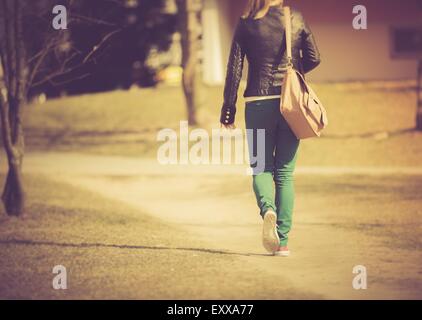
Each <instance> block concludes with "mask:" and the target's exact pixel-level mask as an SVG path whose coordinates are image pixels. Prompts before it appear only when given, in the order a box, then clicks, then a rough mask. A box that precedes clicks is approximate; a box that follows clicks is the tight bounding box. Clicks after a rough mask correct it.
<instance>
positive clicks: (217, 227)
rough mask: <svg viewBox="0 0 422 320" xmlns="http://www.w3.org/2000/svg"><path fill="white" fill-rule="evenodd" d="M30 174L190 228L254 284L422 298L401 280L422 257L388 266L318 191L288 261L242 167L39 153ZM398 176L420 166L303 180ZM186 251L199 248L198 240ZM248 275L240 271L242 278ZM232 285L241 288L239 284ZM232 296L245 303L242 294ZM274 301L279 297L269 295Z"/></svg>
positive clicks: (303, 212) (299, 219)
mask: <svg viewBox="0 0 422 320" xmlns="http://www.w3.org/2000/svg"><path fill="white" fill-rule="evenodd" d="M3 170H4V168H3ZM24 171H25V172H30V173H43V174H46V175H48V176H49V178H52V179H56V180H59V181H65V182H67V183H69V184H71V185H74V186H77V187H79V188H82V189H87V190H90V191H95V192H97V193H98V194H101V195H103V196H105V197H108V198H111V199H117V200H120V201H124V202H125V203H127V204H129V205H131V206H134V207H137V208H140V209H142V210H143V211H145V212H148V214H150V215H153V216H155V217H158V218H160V219H163V220H165V221H167V222H170V223H171V224H173V225H175V226H177V227H178V228H181V229H183V230H186V232H188V233H189V234H191V235H193V236H194V237H196V238H197V239H198V241H199V240H200V241H201V243H203V241H204V242H205V243H207V248H205V249H210V250H220V251H223V252H229V253H235V254H236V255H235V256H236V259H239V260H240V261H243V262H244V264H243V265H244V268H245V269H248V268H252V267H253V268H257V269H258V270H260V271H259V272H260V274H259V276H257V277H256V279H254V278H252V279H249V280H248V281H252V282H256V283H255V285H256V286H260V285H261V283H262V277H266V278H272V279H274V285H277V286H286V287H291V288H294V289H296V290H298V291H299V292H306V293H309V296H307V295H304V296H303V297H304V298H307V297H315V296H318V297H323V298H335V299H343V298H344V299H369V298H415V297H416V298H422V295H421V292H422V291H421V288H422V281H421V279H422V275H421V273H420V272H419V273H417V271H416V273H415V275H414V277H415V279H414V281H416V282H415V283H416V285H415V286H414V288H412V289H411V290H408V291H407V292H406V291H403V288H401V287H400V281H399V280H400V275H402V274H403V272H404V270H403V268H413V269H415V266H414V264H415V261H422V257H421V254H420V253H419V252H403V253H402V257H403V259H401V260H402V261H400V262H398V263H396V264H391V265H383V262H381V261H384V260H382V259H383V258H385V256H386V255H388V254H389V252H390V249H389V248H386V247H385V245H384V244H383V242H382V241H381V240H382V239H380V238H372V237H370V236H366V235H362V233H361V232H359V231H358V230H355V229H353V228H351V229H347V228H345V227H342V222H341V221H340V223H339V222H338V221H337V220H335V219H334V218H332V216H329V215H328V214H324V208H322V209H321V212H319V211H317V210H315V207H314V205H315V203H318V202H320V203H324V199H321V195H320V194H319V195H313V194H312V192H308V194H306V193H300V194H298V196H297V202H296V203H297V204H296V211H295V225H294V230H293V231H292V239H291V243H290V247H291V250H292V256H291V257H290V258H287V259H286V258H276V257H270V256H268V255H266V254H265V252H264V251H263V249H262V247H261V243H260V233H261V229H260V228H261V221H260V218H259V216H258V215H257V210H256V204H255V201H254V198H253V195H252V193H251V192H252V191H251V190H250V177H247V176H246V175H245V168H244V167H243V166H237V167H228V166H161V165H159V164H157V162H156V161H154V160H153V159H151V160H148V159H136V158H121V157H106V156H94V155H81V154H72V153H45V154H44V153H43V154H41V153H34V154H28V155H27V157H26V159H25V167H24ZM399 172H400V173H402V174H405V175H409V177H411V178H412V177H413V176H416V177H419V175H422V168H359V167H356V168H331V167H330V168H299V169H298V171H297V175H298V176H302V175H303V176H304V177H307V175H321V176H339V177H341V179H343V175H345V174H348V175H353V174H365V175H369V174H370V175H375V176H390V175H392V174H396V173H399ZM236 186H238V188H237V187H236ZM315 188H318V186H317V185H315ZM328 196H329V195H327V197H328ZM375 205H376V204H375ZM345 224H347V223H346V222H345ZM169 236H170V237H171V235H169ZM186 246H187V247H192V246H193V247H194V246H195V243H189V244H186ZM358 264H364V265H365V266H367V267H368V270H369V279H368V282H369V288H368V290H360V291H357V290H354V289H353V288H352V279H353V277H354V275H353V274H352V268H353V267H354V266H355V265H358ZM151 268H154V266H153V265H151ZM221 268H222V269H224V268H227V269H230V268H231V266H230V265H222V266H221ZM413 269H412V270H413ZM231 271H233V270H231ZM243 271H244V270H242V269H239V270H238V273H239V276H241V275H242V272H243ZM201 272H207V270H201ZM382 272H387V273H388V277H389V281H386V282H383V281H372V282H371V275H373V274H374V273H382ZM181 281H183V279H181ZM231 281H233V282H234V283H236V279H231ZM204 290H206V288H204ZM268 290H271V288H269V289H268ZM233 291H234V292H235V291H236V287H235V286H234V287H233ZM234 296H235V297H239V298H241V297H242V293H241V292H240V293H238V294H237V295H234ZM268 297H270V298H277V297H274V296H271V294H269V296H268ZM210 298H212V297H210ZM284 298H285V297H284Z"/></svg>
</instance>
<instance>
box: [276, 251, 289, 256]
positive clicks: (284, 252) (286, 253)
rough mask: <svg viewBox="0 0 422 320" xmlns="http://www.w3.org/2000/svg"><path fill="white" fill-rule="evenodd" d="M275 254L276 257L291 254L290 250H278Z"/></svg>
mask: <svg viewBox="0 0 422 320" xmlns="http://www.w3.org/2000/svg"><path fill="white" fill-rule="evenodd" d="M274 255H275V256H276V257H288V256H290V251H283V252H280V251H277V252H276V253H274Z"/></svg>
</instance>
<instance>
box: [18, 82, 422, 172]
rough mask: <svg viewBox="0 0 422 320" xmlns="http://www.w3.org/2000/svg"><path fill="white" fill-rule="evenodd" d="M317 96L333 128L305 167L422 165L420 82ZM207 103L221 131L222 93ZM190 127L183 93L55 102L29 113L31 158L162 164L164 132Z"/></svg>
mask: <svg viewBox="0 0 422 320" xmlns="http://www.w3.org/2000/svg"><path fill="white" fill-rule="evenodd" d="M315 88H316V90H317V92H318V93H319V95H320V96H321V99H322V101H324V104H325V106H326V108H327V110H328V114H329V121H330V124H329V127H328V128H327V130H326V132H325V135H324V137H323V138H322V139H318V140H317V139H312V140H308V141H303V142H302V147H301V155H300V160H299V165H313V166H325V165H326V166H333V165H335V166H420V165H421V164H422V160H421V155H422V133H418V132H415V131H414V130H413V128H414V126H415V114H416V94H415V87H414V82H411V81H403V82H370V83H332V84H317V85H315ZM243 89H244V88H243V87H241V89H240V91H239V92H240V93H241V92H243ZM239 95H241V94H239ZM200 101H201V103H200V106H199V109H198V118H199V121H200V127H202V128H205V129H207V130H210V129H212V128H218V127H219V123H218V119H219V111H220V107H221V103H222V88H221V87H204V88H202V90H201V99H200ZM243 105H244V101H243V98H240V99H239V102H238V109H239V110H238V117H237V122H236V123H237V125H238V127H240V128H244V114H243V110H244V107H243ZM184 119H186V112H185V108H184V100H183V95H182V91H181V90H180V88H176V87H169V88H159V89H134V90H131V91H115V92H108V93H100V94H91V95H83V96H75V97H65V98H60V99H53V100H50V101H48V102H47V103H45V104H42V105H37V104H32V105H29V106H28V107H27V108H26V110H25V127H26V132H27V146H28V149H29V150H54V151H57V150H63V151H82V152H89V153H98V154H112V155H129V156H148V157H155V155H156V151H157V148H158V146H159V144H158V143H157V142H156V135H157V132H158V130H160V129H162V128H174V129H176V130H178V128H179V121H181V120H184Z"/></svg>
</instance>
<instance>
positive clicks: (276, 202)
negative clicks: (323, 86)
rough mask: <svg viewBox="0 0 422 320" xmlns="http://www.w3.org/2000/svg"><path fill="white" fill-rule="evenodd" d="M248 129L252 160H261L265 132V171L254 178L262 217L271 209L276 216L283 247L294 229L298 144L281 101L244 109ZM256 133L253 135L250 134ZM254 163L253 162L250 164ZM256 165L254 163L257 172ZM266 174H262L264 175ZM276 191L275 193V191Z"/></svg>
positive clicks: (261, 102)
mask: <svg viewBox="0 0 422 320" xmlns="http://www.w3.org/2000/svg"><path fill="white" fill-rule="evenodd" d="M245 120H246V129H249V130H248V132H249V135H248V145H249V157H250V159H253V158H257V157H259V158H260V159H262V158H263V157H262V155H258V154H257V152H259V150H261V152H262V150H263V148H259V146H257V144H258V143H259V142H258V141H260V140H258V139H257V137H258V129H265V133H264V135H265V155H264V156H265V159H264V161H265V170H261V172H259V173H255V172H254V174H253V190H254V192H255V196H256V200H257V203H258V207H259V209H260V214H261V216H263V215H264V214H265V212H266V211H267V210H268V209H272V210H274V212H276V213H277V230H278V235H279V237H280V245H281V246H285V245H287V242H288V234H289V231H290V229H291V226H292V213H293V206H294V181H293V172H294V169H295V165H296V159H297V151H298V148H299V140H298V139H297V138H296V136H295V135H294V133H293V132H292V130H291V129H290V127H289V126H288V124H287V122H286V120H285V119H284V118H283V116H282V115H281V113H280V99H271V100H262V101H251V102H247V103H246V108H245ZM251 132H253V135H251V134H250V133H251ZM251 162H252V161H251ZM255 166H256V164H254V163H251V167H252V168H254V167H255ZM262 171H263V172H262ZM274 187H275V190H274Z"/></svg>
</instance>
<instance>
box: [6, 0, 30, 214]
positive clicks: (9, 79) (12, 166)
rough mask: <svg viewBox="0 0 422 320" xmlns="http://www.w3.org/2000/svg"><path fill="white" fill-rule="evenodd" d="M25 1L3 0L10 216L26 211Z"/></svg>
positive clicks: (8, 207)
mask: <svg viewBox="0 0 422 320" xmlns="http://www.w3.org/2000/svg"><path fill="white" fill-rule="evenodd" d="M21 1H22V0H2V9H3V10H4V13H5V14H4V27H5V31H6V37H5V39H4V41H3V40H2V42H1V43H0V59H1V64H0V116H1V129H2V131H1V132H2V138H3V145H4V149H5V151H6V154H7V160H8V165H9V168H8V169H9V170H8V173H7V178H6V183H5V186H4V190H3V195H2V200H3V203H4V207H5V209H6V212H7V214H8V215H14V216H19V215H21V214H23V213H24V208H25V191H24V187H23V181H22V162H23V156H24V135H23V127H22V107H23V106H24V104H25V102H26V90H27V88H26V87H27V75H28V73H27V67H26V59H25V47H24V39H23V29H22V27H23V18H22V8H21Z"/></svg>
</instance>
